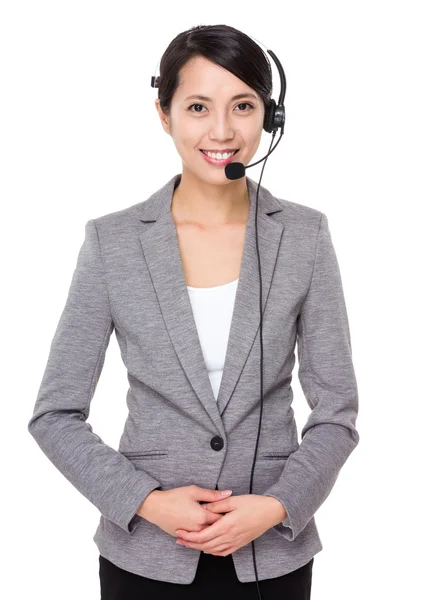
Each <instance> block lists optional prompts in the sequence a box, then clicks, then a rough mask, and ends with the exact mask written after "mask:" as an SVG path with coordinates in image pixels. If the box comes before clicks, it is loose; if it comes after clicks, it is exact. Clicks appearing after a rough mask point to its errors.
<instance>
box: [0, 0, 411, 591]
mask: <svg viewBox="0 0 422 600" xmlns="http://www.w3.org/2000/svg"><path fill="white" fill-rule="evenodd" d="M154 8H156V10H155V11H154ZM418 8H419V7H418V3H417V2H410V1H404V0H401V1H400V2H398V1H397V2H388V1H385V0H384V1H383V2H381V1H371V0H365V1H363V0H354V1H353V2H339V1H338V0H337V1H332V2H328V1H323V0H320V1H319V2H311V1H308V2H302V1H296V2H288V3H287V2H281V1H278V2H267V3H258V4H251V5H247V4H245V3H227V2H224V3H222V2H212V3H204V4H201V3H192V2H183V1H180V2H177V3H172V4H169V6H167V7H166V6H165V5H164V4H163V3H156V4H155V5H153V4H150V3H147V5H145V8H144V7H143V6H142V4H141V2H139V1H138V2H132V1H120V2H117V1H115V2H106V1H104V0H103V1H102V2H96V1H89V0H84V1H83V2H81V1H77V0H73V1H72V2H64V1H57V0H55V1H50V2H46V1H41V0H39V1H38V2H19V1H18V0H14V1H13V2H12V1H5V2H3V3H2V4H1V9H0V61H1V64H0V68H1V72H0V82H1V87H2V90H1V94H0V127H1V131H0V152H1V156H0V159H1V163H0V164H1V178H0V186H1V187H0V194H1V211H2V219H1V224H2V227H1V232H2V235H1V245H2V248H1V250H2V252H1V258H2V271H3V285H2V290H3V291H2V294H1V303H2V310H1V314H2V317H3V318H2V337H3V347H4V354H3V367H4V369H3V376H2V377H3V394H2V411H3V412H2V436H1V445H2V480H3V481H2V487H3V493H2V499H1V502H2V547H3V550H6V551H7V554H6V555H3V575H2V582H1V585H2V590H3V591H2V595H4V597H7V598H8V599H12V598H19V599H20V598H25V597H31V598H36V599H38V598H39V599H42V600H49V599H54V600H57V598H60V599H61V600H66V599H72V600H73V599H74V598H75V597H76V598H83V599H85V598H86V599H88V598H89V599H91V598H99V595H100V588H99V578H98V551H97V548H96V546H95V544H94V542H93V541H92V536H93V534H94V532H95V529H96V527H97V524H98V520H99V516H100V514H99V512H98V510H97V508H96V507H95V506H94V505H92V504H91V503H90V502H89V501H88V500H87V499H85V497H84V496H82V495H81V494H80V493H79V492H78V491H77V490H76V489H75V488H73V487H72V486H71V484H70V483H69V482H68V481H67V480H66V479H65V478H64V477H63V476H62V475H61V473H59V472H58V471H57V470H56V469H55V468H54V467H53V465H52V464H51V463H50V462H49V461H48V459H47V458H46V457H45V455H44V454H43V453H42V452H41V450H40V449H39V447H38V446H37V444H36V443H35V441H34V440H33V438H32V437H31V436H30V434H29V433H28V431H27V423H28V421H29V418H30V417H31V415H32V410H33V406H34V403H35V399H36V395H37V391H38V387H39V385H40V382H41V377H42V375H43V371H44V368H45V365H46V361H47V357H48V352H49V346H50V343H51V339H52V337H53V334H54V331H55V328H56V325H57V322H58V320H59V317H60V314H61V311H62V309H63V306H64V303H65V300H66V296H67V292H68V288H69V285H70V280H71V276H72V273H73V269H74V267H75V265H76V257H77V253H78V250H79V248H80V245H81V244H82V241H83V236H84V226H85V223H86V221H87V220H88V219H91V218H96V217H99V216H101V215H103V214H106V213H109V212H112V211H115V210H120V209H123V208H126V207H128V206H131V205H132V204H135V203H137V202H141V201H143V200H145V199H146V198H147V197H148V196H149V195H150V194H152V192H154V191H155V190H157V189H158V188H159V187H161V186H162V185H163V184H164V183H165V182H166V181H168V180H169V179H170V177H172V176H173V175H174V174H175V173H179V172H181V168H182V164H181V160H180V157H179V155H178V154H177V152H176V149H175V147H174V144H173V141H172V139H171V137H170V136H168V135H166V134H165V133H164V131H163V130H162V127H161V124H160V122H159V118H158V114H157V112H156V109H155V107H154V99H155V98H156V97H157V90H155V89H153V88H152V87H151V86H150V78H151V75H153V74H154V72H155V69H156V66H157V63H158V61H159V59H160V58H161V55H162V53H163V52H164V50H165V48H166V47H167V45H168V44H169V43H170V41H171V40H172V39H173V38H174V37H175V36H176V35H177V34H178V33H179V32H181V31H183V30H186V29H188V28H189V27H192V26H194V25H198V24H208V25H211V24H218V23H225V24H227V25H232V26H234V27H236V28H238V29H241V30H242V31H244V32H245V33H247V34H249V35H251V36H253V37H254V38H256V39H258V40H259V41H260V42H262V43H263V44H265V46H266V47H267V48H270V49H271V50H273V51H274V52H275V53H276V55H277V56H278V57H279V59H280V60H281V62H282V64H283V67H284V70H285V73H286V78H287V93H286V98H285V107H286V125H285V134H284V136H283V138H282V140H281V142H280V144H279V145H278V147H277V149H276V150H275V152H274V153H273V154H272V155H271V157H270V158H269V159H268V161H267V164H266V167H265V170H264V174H263V178H262V185H263V186H265V187H266V188H267V189H269V190H270V191H271V192H272V193H273V194H274V195H276V196H278V197H281V198H285V199H288V200H291V201H294V202H299V203H302V204H305V205H307V206H312V207H314V208H317V209H318V210H321V211H323V212H324V213H325V214H326V215H327V217H328V220H329V225H330V230H331V234H332V239H333V242H334V245H335V248H336V252H337V257H338V260H339V264H340V268H341V272H342V278H343V287H344V292H345V297H346V303H347V308H348V315H349V322H350V329H351V337H352V347H353V357H354V364H355V370H356V375H357V379H358V384H359V393H360V412H359V417H358V421H357V428H358V431H359V433H360V436H361V439H360V443H359V445H358V447H357V448H356V450H355V451H354V452H353V453H352V455H351V456H350V458H349V459H348V461H347V463H346V464H345V466H344V468H343V470H342V472H341V474H340V476H339V478H338V481H337V483H336V484H335V487H334V489H333V491H332V493H331V494H330V496H329V497H328V498H327V500H326V501H325V503H324V504H323V505H322V507H321V508H320V509H319V511H318V512H317V514H316V520H317V525H318V528H319V531H320V535H321V539H322V542H323V545H324V549H323V551H322V552H320V553H319V554H318V555H317V556H316V557H315V562H314V572H313V584H312V598H313V600H329V599H335V600H338V599H340V598H341V600H349V599H350V600H352V599H353V600H354V599H356V598H357V597H360V598H364V599H366V598H367V599H372V598H383V599H384V600H386V599H389V598H391V599H393V598H394V599H395V598H397V597H399V595H400V596H401V597H404V598H415V597H417V596H418V595H419V594H420V589H419V588H420V583H419V571H418V567H419V561H420V558H421V554H420V537H421V533H422V532H421V526H420V518H419V511H420V506H421V496H420V494H418V493H417V487H416V486H417V484H419V483H420V479H421V466H420V463H421V452H420V424H421V409H420V405H421V400H422V398H421V370H422V369H421V358H422V357H421V351H420V340H421V334H422V331H421V318H420V313H421V306H422V301H421V295H420V292H419V290H418V286H420V283H421V281H420V279H421V278H420V272H421V266H420V262H421V261H420V258H421V246H420V241H419V240H420V233H421V223H420V220H419V218H420V217H419V216H418V209H419V205H418V202H419V203H420V200H421V135H422V127H421V110H422V94H421V66H420V56H421V52H422V47H421V41H420V40H421V36H420V24H421V23H420V19H419V18H418V15H417V9H418ZM146 9H148V12H147V11H146ZM259 9H262V11H263V12H262V13H261V12H260V11H259ZM271 66H272V69H273V74H274V92H273V97H274V98H277V99H278V95H279V85H280V84H279V79H278V74H277V72H276V69H275V65H274V63H273V62H272V61H271ZM270 138H271V136H270V134H267V133H265V132H263V135H262V142H261V147H260V150H259V152H257V154H256V155H255V157H254V160H258V159H259V158H261V157H262V156H264V154H265V152H266V151H267V149H268V147H269V144H270ZM276 139H278V137H277V138H276ZM251 162H252V161H251ZM262 164H263V163H260V164H259V165H257V166H255V167H252V168H251V169H250V170H248V171H247V174H248V176H249V177H251V178H252V179H254V180H255V181H258V180H259V176H260V173H261V168H262ZM293 386H294V391H295V400H294V404H293V406H294V409H295V413H296V420H297V425H298V431H299V432H300V430H301V427H302V426H303V424H304V422H305V420H306V418H307V416H308V413H309V408H308V406H307V404H306V401H305V398H304V396H303V393H302V390H301V388H300V384H299V382H298V379H297V365H296V367H295V373H294V382H293ZM126 390H127V380H126V370H125V367H124V365H123V363H122V361H121V357H120V351H119V349H118V345H117V341H116V339H115V337H114V334H113V337H112V339H111V341H110V346H109V349H108V353H107V357H106V361H105V364H104V368H103V373H102V375H101V379H100V381H99V384H98V387H97V391H96V394H95V397H94V400H93V402H92V404H91V413H90V417H89V422H90V423H91V424H92V426H93V428H94V431H96V432H97V433H98V434H99V435H100V436H101V438H102V439H104V440H106V442H107V443H108V444H110V445H111V446H113V447H114V448H117V445H118V442H119V437H120V434H121V431H122V429H123V424H124V421H125V419H126V415H127V409H126V404H125V395H126ZM5 567H6V568H5ZM6 589H8V590H9V591H8V592H5V590H6Z"/></svg>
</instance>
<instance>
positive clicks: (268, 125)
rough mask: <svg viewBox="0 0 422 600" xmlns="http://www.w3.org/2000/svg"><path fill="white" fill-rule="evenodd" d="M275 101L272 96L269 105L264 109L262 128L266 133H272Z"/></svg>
mask: <svg viewBox="0 0 422 600" xmlns="http://www.w3.org/2000/svg"><path fill="white" fill-rule="evenodd" d="M276 106H277V104H276V102H275V100H274V99H273V98H271V100H270V105H269V106H268V107H266V109H265V117H264V130H265V131H266V132H267V133H272V131H273V129H274V114H275V109H276Z"/></svg>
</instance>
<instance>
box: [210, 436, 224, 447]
mask: <svg viewBox="0 0 422 600" xmlns="http://www.w3.org/2000/svg"><path fill="white" fill-rule="evenodd" d="M211 448H212V449H213V450H221V449H222V448H224V440H223V438H222V437H220V436H219V435H216V436H214V437H213V438H212V440H211Z"/></svg>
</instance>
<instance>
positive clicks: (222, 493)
mask: <svg viewBox="0 0 422 600" xmlns="http://www.w3.org/2000/svg"><path fill="white" fill-rule="evenodd" d="M232 491H233V490H223V491H221V492H220V494H221V495H222V496H228V495H229V494H231V493H232Z"/></svg>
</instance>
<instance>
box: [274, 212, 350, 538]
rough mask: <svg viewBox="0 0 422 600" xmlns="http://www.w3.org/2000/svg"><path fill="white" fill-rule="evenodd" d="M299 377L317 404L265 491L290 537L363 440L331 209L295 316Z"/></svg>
mask: <svg viewBox="0 0 422 600" xmlns="http://www.w3.org/2000/svg"><path fill="white" fill-rule="evenodd" d="M297 325H298V328H297V346H298V358H299V369H298V377H299V380H300V384H301V387H302V389H303V393H304V395H305V397H306V401H307V403H308V404H309V406H310V408H311V409H312V411H311V413H310V415H309V418H308V420H307V422H306V424H305V426H304V428H303V429H302V435H301V437H302V440H301V444H300V445H299V447H298V449H297V450H296V451H295V452H293V453H292V454H291V455H290V456H289V458H288V459H287V461H286V464H285V467H284V469H283V471H282V473H281V476H280V478H279V479H278V480H277V481H276V483H274V484H273V485H272V486H271V487H269V488H268V489H267V490H266V491H265V492H264V493H263V495H264V496H273V497H274V498H277V500H279V501H280V502H281V503H282V505H283V506H284V508H285V510H286V513H287V517H286V518H285V519H284V520H283V521H282V522H281V523H278V524H277V525H275V526H274V527H273V529H274V530H275V531H276V532H277V533H279V534H280V535H282V536H283V537H284V538H286V539H287V540H289V541H293V540H295V539H296V537H297V536H298V535H299V534H300V532H301V531H302V530H303V529H304V527H305V526H306V525H307V523H308V522H309V521H310V519H311V518H312V516H313V515H314V513H315V512H316V511H317V509H318V508H319V507H320V506H321V504H322V503H323V502H324V500H325V499H326V498H327V496H328V495H329V493H330V491H331V490H332V488H333V486H334V483H335V481H336V479H337V477H338V475H339V472H340V469H341V468H342V466H343V465H344V463H345V461H346V459H347V458H348V456H349V455H350V454H351V452H352V451H353V450H354V448H355V447H356V446H357V444H358V442H359V434H358V432H357V430H356V418H357V414H358V388H357V382H356V377H355V372H354V367H353V363H352V348H351V339H350V331H349V323H348V316H347V311H346V304H345V299H344V294H343V288H342V280H341V275H340V270H339V265H338V262H337V257H336V253H335V250H334V247H333V244H332V240H331V235H330V230H329V226H328V221H327V217H326V215H325V214H324V213H321V218H320V225H319V232H318V238H317V245H316V253H315V262H314V269H313V273H312V279H311V283H310V287H309V290H308V293H307V296H306V298H305V300H304V302H303V304H302V307H301V310H300V313H299V316H298V323H297Z"/></svg>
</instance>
